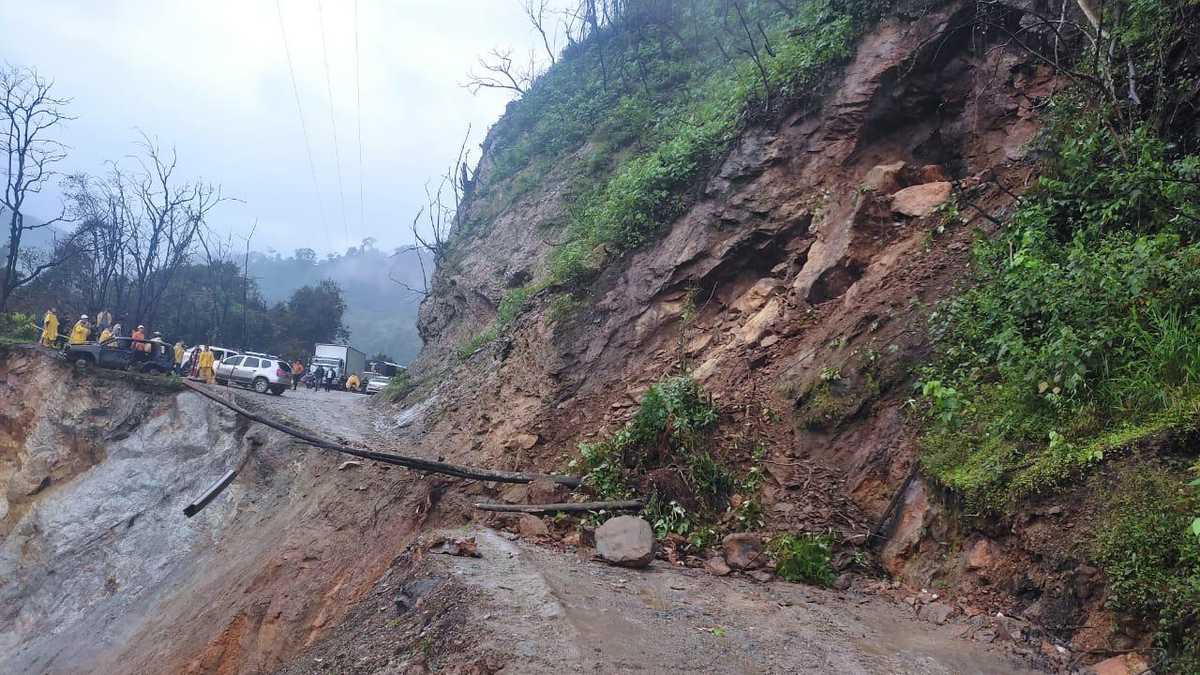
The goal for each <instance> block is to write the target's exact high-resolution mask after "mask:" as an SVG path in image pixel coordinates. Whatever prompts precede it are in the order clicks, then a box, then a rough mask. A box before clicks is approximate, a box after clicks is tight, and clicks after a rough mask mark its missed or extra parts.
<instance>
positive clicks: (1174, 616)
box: [1094, 469, 1200, 673]
mask: <svg viewBox="0 0 1200 675" xmlns="http://www.w3.org/2000/svg"><path fill="white" fill-rule="evenodd" d="M1198 511H1200V496H1198V495H1197V494H1196V492H1195V491H1194V490H1192V489H1191V488H1190V487H1189V486H1188V485H1187V484H1186V483H1185V482H1184V481H1182V480H1180V479H1179V478H1178V477H1177V476H1173V475H1170V474H1168V473H1165V472H1162V471H1159V470H1151V469H1142V470H1140V471H1138V472H1136V473H1134V474H1132V475H1130V476H1128V477H1127V478H1126V479H1125V480H1124V481H1123V483H1122V484H1121V485H1120V487H1119V488H1118V489H1117V490H1116V491H1115V492H1114V493H1113V494H1112V495H1111V496H1110V497H1108V498H1107V499H1106V500H1105V511H1104V515H1103V517H1102V518H1101V523H1100V527H1099V529H1098V531H1097V533H1096V539H1095V542H1094V547H1095V556H1096V560H1097V562H1098V563H1099V564H1100V566H1101V567H1102V568H1103V569H1104V574H1105V576H1106V578H1107V580H1108V601H1107V602H1108V607H1109V608H1110V609H1112V610H1113V611H1115V612H1118V613H1119V614H1121V615H1123V616H1125V617H1130V618H1133V619H1135V620H1138V621H1141V622H1142V623H1143V624H1144V625H1145V627H1147V628H1148V629H1150V630H1151V631H1152V632H1153V633H1154V643H1155V646H1156V647H1158V648H1160V649H1162V650H1163V651H1164V652H1165V653H1166V654H1167V656H1168V658H1169V659H1170V668H1171V671H1172V672H1179V673H1195V672H1200V540H1198V539H1197V537H1196V536H1194V535H1193V534H1192V533H1191V532H1190V531H1189V523H1190V521H1191V520H1192V517H1193V514H1195V513H1197V512H1198Z"/></svg>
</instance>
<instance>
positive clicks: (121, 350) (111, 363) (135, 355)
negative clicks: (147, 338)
mask: <svg viewBox="0 0 1200 675" xmlns="http://www.w3.org/2000/svg"><path fill="white" fill-rule="evenodd" d="M131 342H132V340H130V339H129V338H113V339H112V340H109V341H108V342H105V343H104V344H103V345H101V344H98V343H95V342H89V343H86V344H81V345H67V347H66V349H65V350H64V351H63V353H64V354H65V355H66V357H67V360H68V361H70V362H72V363H74V364H75V365H76V366H78V367H81V368H84V367H87V366H99V367H101V368H111V369H113V370H132V371H135V372H139V373H169V372H171V368H172V367H173V366H174V365H175V354H174V353H173V352H172V351H171V346H170V345H168V344H163V343H150V344H152V345H154V348H153V349H152V350H151V351H150V352H149V353H147V352H144V351H140V350H139V351H135V350H134V349H133V348H132V347H131Z"/></svg>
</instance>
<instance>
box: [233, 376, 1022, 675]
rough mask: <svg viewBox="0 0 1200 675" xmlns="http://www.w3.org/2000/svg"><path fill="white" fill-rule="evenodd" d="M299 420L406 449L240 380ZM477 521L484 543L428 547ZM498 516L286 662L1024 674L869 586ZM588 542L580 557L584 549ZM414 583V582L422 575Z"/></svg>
mask: <svg viewBox="0 0 1200 675" xmlns="http://www.w3.org/2000/svg"><path fill="white" fill-rule="evenodd" d="M237 395H238V399H239V401H241V402H242V403H243V404H247V405H253V406H256V407H259V408H260V409H262V410H263V411H264V412H268V411H269V412H271V413H272V414H275V415H278V416H279V417H284V418H287V419H288V420H290V421H292V422H293V423H296V424H299V425H300V426H302V427H304V428H307V429H310V430H313V431H316V432H320V433H322V434H325V435H329V436H334V437H340V438H341V439H343V440H347V441H352V442H353V441H359V442H366V443H368V444H371V445H374V446H375V447H379V448H384V449H393V450H395V449H398V448H397V444H398V443H400V442H401V437H397V436H396V435H395V434H394V433H389V431H390V429H392V428H394V416H392V415H391V413H388V414H384V413H381V412H380V409H379V408H377V407H375V406H371V405H369V399H368V397H365V396H361V395H356V394H349V393H345V392H313V391H304V390H300V391H296V392H290V391H289V392H287V393H286V394H285V395H284V396H282V397H271V396H260V395H257V394H254V393H253V392H245V393H243V392H241V391H239V392H238V393H237ZM462 536H473V537H474V538H475V540H476V542H477V543H478V547H479V552H480V554H481V557H479V558H470V557H451V556H444V555H433V554H429V553H428V552H426V548H427V545H428V543H429V541H430V539H431V538H440V537H462ZM512 538H515V537H514V535H511V534H509V533H503V532H497V531H495V530H491V529H486V528H471V529H470V530H464V531H457V530H456V531H448V532H440V533H426V534H425V535H424V536H423V537H422V539H421V542H420V543H418V544H416V545H414V546H413V547H411V548H410V549H409V550H408V551H407V552H406V553H405V554H404V555H402V556H400V558H398V559H397V562H396V563H395V564H394V565H393V567H392V568H391V570H389V572H388V573H387V574H386V575H385V576H384V577H383V578H382V579H381V580H380V582H379V583H378V584H377V585H376V587H375V589H374V591H373V592H372V593H371V595H370V596H369V597H368V598H366V599H364V601H363V602H362V603H360V605H359V606H358V607H356V608H355V609H354V610H353V611H351V613H350V614H349V615H348V617H347V619H346V620H345V621H344V622H342V624H341V625H340V626H339V627H337V628H336V629H334V630H333V631H332V632H331V634H329V635H327V636H326V637H325V638H324V639H323V640H321V641H320V642H318V643H317V644H316V645H315V646H314V647H313V648H312V649H311V650H309V651H308V652H307V653H305V654H303V655H301V656H300V657H299V658H298V659H297V660H294V661H293V662H292V663H291V665H290V666H289V667H288V668H285V669H284V670H283V671H282V672H288V673H307V672H339V673H374V672H407V671H405V670H404V669H405V668H409V667H411V666H414V664H417V663H420V664H424V665H425V666H427V667H430V668H432V669H434V670H438V669H441V668H445V667H447V666H457V667H466V666H470V667H475V668H481V669H483V671H485V672H488V671H491V670H493V669H497V668H498V669H502V670H503V672H521V673H526V672H533V673H550V672H564V671H569V672H589V673H592V672H595V673H617V672H678V671H694V672H725V673H786V672H797V671H805V672H828V673H914V674H915V673H1008V672H1013V673H1023V672H1034V671H1031V670H1029V665H1028V664H1022V663H1019V662H1017V661H1015V660H1013V659H1012V658H1011V657H1010V656H1008V655H1007V654H1006V653H1005V652H1003V651H1002V650H1001V649H1000V648H999V647H992V646H987V645H983V644H980V643H977V642H972V641H968V640H965V639H962V638H959V637H957V635H958V634H959V633H961V632H962V627H961V626H955V625H944V626H937V625H935V624H932V623H928V622H923V621H919V620H917V619H916V618H915V617H914V616H913V611H912V610H911V609H910V608H908V607H907V606H903V605H900V604H898V603H895V602H894V601H892V600H889V599H887V598H884V597H879V596H876V595H872V594H869V593H856V592H852V591H851V592H835V591H826V590H822V589H816V588H811V587H807V586H802V585H797V584H789V583H786V582H770V583H766V584H763V583H757V582H754V581H752V580H749V579H746V578H733V577H730V578H720V577H713V576H710V575H707V574H705V573H704V572H703V571H702V570H694V569H686V568H678V567H674V566H672V565H670V564H667V563H664V562H661V561H657V562H655V564H654V566H653V567H651V568H650V569H649V570H645V571H634V570H627V569H622V568H616V567H611V566H608V565H605V564H603V563H600V562H594V561H592V560H591V559H590V557H589V555H588V553H589V552H588V551H587V549H583V550H581V551H580V552H572V551H565V552H564V551H560V550H556V549H554V548H547V547H542V546H538V545H536V544H533V543H529V542H524V541H513V540H512ZM581 556H582V557H581ZM414 589H416V590H414Z"/></svg>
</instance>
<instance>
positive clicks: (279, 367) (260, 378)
mask: <svg viewBox="0 0 1200 675" xmlns="http://www.w3.org/2000/svg"><path fill="white" fill-rule="evenodd" d="M213 375H214V376H215V378H216V380H217V384H224V385H229V384H237V385H241V386H244V387H251V388H252V389H254V391H257V392H258V393H260V394H265V393H267V392H268V391H269V392H271V393H272V394H275V395H276V396H279V395H280V394H282V393H283V391H284V390H285V389H287V388H289V387H291V386H292V367H291V366H289V365H288V364H287V363H285V362H284V361H283V360H282V359H280V358H279V357H278V356H271V355H270V354H258V353H254V352H247V353H245V354H238V355H237V356H230V357H227V358H224V359H222V360H221V362H220V363H218V364H217V367H216V369H215V371H214V373H213Z"/></svg>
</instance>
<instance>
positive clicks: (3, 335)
mask: <svg viewBox="0 0 1200 675" xmlns="http://www.w3.org/2000/svg"><path fill="white" fill-rule="evenodd" d="M35 324H36V325H41V319H40V318H39V319H35V318H34V317H33V315H31V314H23V313H21V312H6V313H4V314H0V343H8V344H28V343H30V342H35V341H36V340H37V339H38V338H39V337H40V336H41V331H39V330H38V329H37V328H34V325H35ZM67 328H68V329H69V328H70V326H68V327H67Z"/></svg>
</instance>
